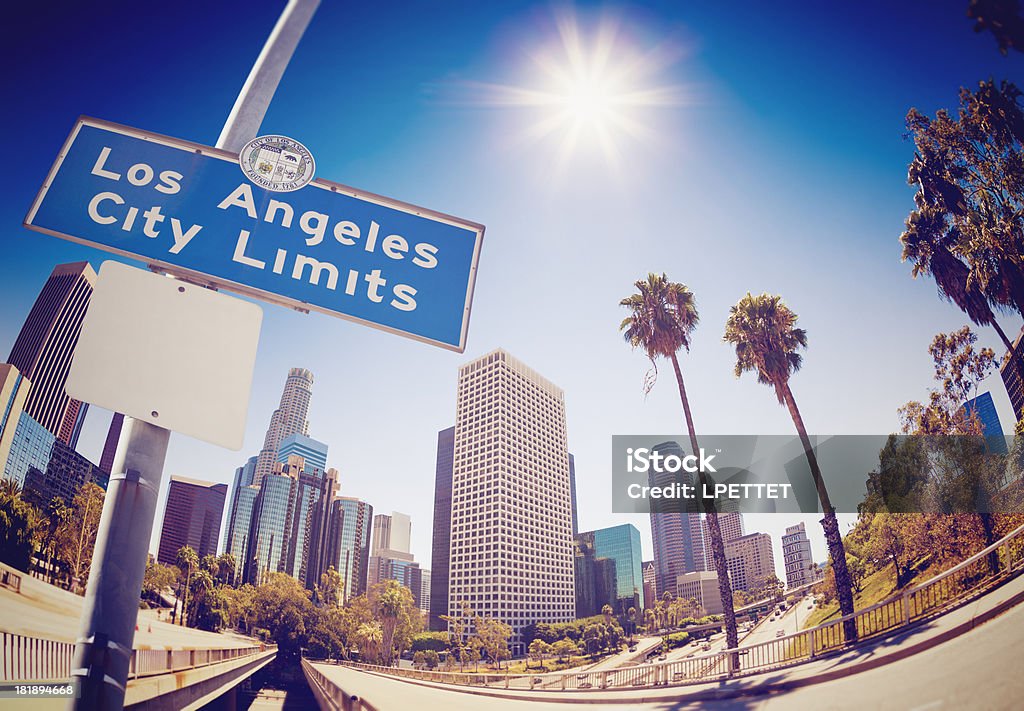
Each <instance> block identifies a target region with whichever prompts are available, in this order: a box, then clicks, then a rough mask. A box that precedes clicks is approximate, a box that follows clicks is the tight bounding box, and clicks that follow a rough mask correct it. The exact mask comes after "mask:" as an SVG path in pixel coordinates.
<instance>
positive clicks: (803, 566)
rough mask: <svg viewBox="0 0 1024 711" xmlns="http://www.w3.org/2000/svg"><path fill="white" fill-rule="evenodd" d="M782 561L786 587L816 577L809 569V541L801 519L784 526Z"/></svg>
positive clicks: (812, 579) (810, 558)
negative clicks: (784, 567)
mask: <svg viewBox="0 0 1024 711" xmlns="http://www.w3.org/2000/svg"><path fill="white" fill-rule="evenodd" d="M782 561H783V565H785V566H786V587H788V588H798V587H800V586H801V585H806V584H807V583H810V582H813V581H814V580H816V579H817V576H816V575H815V573H814V571H813V570H812V569H811V565H812V564H813V563H814V559H813V558H812V557H811V541H810V539H809V538H808V537H807V531H806V530H805V529H804V524H803V522H802V521H801V522H800V523H798V524H797V525H795V526H788V527H787V528H786V533H785V534H783V536H782Z"/></svg>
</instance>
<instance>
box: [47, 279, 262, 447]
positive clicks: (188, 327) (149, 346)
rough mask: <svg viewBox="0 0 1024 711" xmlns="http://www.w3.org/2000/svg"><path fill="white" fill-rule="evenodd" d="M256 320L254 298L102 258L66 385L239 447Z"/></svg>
mask: <svg viewBox="0 0 1024 711" xmlns="http://www.w3.org/2000/svg"><path fill="white" fill-rule="evenodd" d="M262 320H263V310H262V309H261V308H260V307H259V306H257V305H256V304H252V303H249V302H247V301H242V300H241V299H237V298H234V297H231V296H225V295H224V294H220V293H218V292H215V291H211V290H209V289H205V288H203V287H200V286H195V285H193V284H190V283H187V282H183V281H179V280H177V279H171V278H168V277H166V276H162V275H159V274H153V273H152V272H147V271H143V270H142V269H136V268H135V267H129V266H127V265H124V264H121V263H120V262H104V263H103V265H102V266H101V267H100V272H99V278H98V279H97V281H96V288H95V291H94V292H93V295H92V299H91V300H90V302H89V309H88V311H87V312H86V315H85V320H84V322H83V323H82V333H81V336H80V337H79V339H78V346H77V348H76V349H75V356H74V360H73V361H72V363H71V372H70V373H69V375H68V380H67V393H68V395H70V396H71V397H73V398H76V399H78V400H82V401H83V402H88V403H92V404H94V405H98V406H100V407H104V408H106V409H108V410H114V411H115V412H121V413H124V414H125V415H129V416H131V417H134V418H136V419H139V420H144V421H146V422H149V423H152V424H154V425H158V426H160V427H163V428H165V429H169V430H171V431H173V432H180V433H181V434H186V435H189V436H191V437H195V438H197V439H201V440H204V441H206V442H210V443H212V444H217V445H220V446H222V447H227V448H229V449H234V450H238V449H241V448H242V440H243V438H244V436H245V418H246V413H247V412H248V410H249V393H250V390H251V389H252V375H253V367H254V365H255V362H256V348H257V345H258V342H259V336H260V324H261V322H262Z"/></svg>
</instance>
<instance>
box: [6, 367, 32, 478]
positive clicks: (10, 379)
mask: <svg viewBox="0 0 1024 711" xmlns="http://www.w3.org/2000/svg"><path fill="white" fill-rule="evenodd" d="M31 389H32V383H31V382H30V381H29V379H28V378H26V377H25V376H24V375H22V374H21V373H20V372H18V369H17V368H15V367H14V366H13V365H9V364H7V363H0V473H3V471H4V469H5V468H6V466H7V456H8V455H9V454H10V452H11V445H12V444H13V443H14V433H15V431H17V429H18V419H19V418H20V417H21V413H22V411H23V410H24V409H25V400H26V399H27V398H28V392H29V390H31ZM19 483H20V482H19Z"/></svg>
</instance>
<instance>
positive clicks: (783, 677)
mask: <svg viewBox="0 0 1024 711" xmlns="http://www.w3.org/2000/svg"><path fill="white" fill-rule="evenodd" d="M1022 587H1024V585H1022V584H1021V582H1020V581H1015V582H1014V583H1011V584H1010V585H1008V586H1005V588H1004V589H1001V590H997V591H996V592H995V593H991V594H990V595H989V596H988V597H998V598H1006V597H1008V596H1009V595H1011V594H1012V593H1014V592H1015V591H1019V590H1020V589H1021V588H1022ZM985 605H986V600H985V598H982V599H981V600H979V601H977V602H974V603H971V604H969V605H966V607H964V608H961V609H959V610H957V611H956V612H954V613H951V614H950V615H949V616H947V619H945V620H940V621H937V622H935V623H931V624H929V625H926V626H925V627H924V628H920V629H919V630H918V631H915V632H912V633H909V634H908V635H906V636H903V637H898V638H896V639H893V640H891V641H881V642H878V643H877V644H873V645H869V646H868V647H867V649H864V650H862V651H861V652H860V653H848V654H847V655H845V656H843V657H840V658H835V659H831V660H822V661H820V662H818V663H815V664H811V665H804V666H798V667H793V668H792V669H790V670H779V671H776V672H771V673H769V674H762V675H757V676H751V677H742V678H739V679H736V680H734V681H730V682H726V683H721V684H714V683H710V684H700V685H698V686H691V687H675V688H673V687H660V688H648V689H644V691H640V689H636V691H632V689H631V691H627V692H589V693H586V694H579V693H577V694H569V693H564V694H561V693H557V692H537V693H535V694H534V695H531V696H532V698H531V699H510V698H501V696H498V697H487V696H480V695H477V694H469V693H466V692H463V691H455V689H451V688H444V687H440V686H437V685H424V684H418V683H411V682H408V681H403V680H399V679H395V678H389V677H384V676H380V675H376V674H369V673H367V672H360V671H356V670H353V669H347V668H344V667H340V666H334V665H321V664H317V665H316V667H317V668H318V669H321V670H322V671H323V672H324V673H325V674H327V675H328V676H330V677H331V678H332V679H334V680H335V681H337V682H338V683H339V684H340V685H341V687H342V688H344V689H345V692H346V693H348V694H355V695H357V696H359V697H361V698H364V699H366V700H367V701H368V702H369V703H371V704H373V705H374V706H375V707H376V708H377V709H379V710H380V711H390V710H391V709H406V708H409V707H410V706H412V705H418V706H422V707H424V708H435V707H436V708H444V709H452V710H453V711H463V710H465V711H470V710H476V709H479V710H480V711H488V710H492V709H495V710H511V711H515V710H516V709H522V711H527V709H538V710H539V711H554V709H559V710H560V711H568V710H569V709H571V707H570V706H565V705H564V704H560V703H558V702H557V701H554V700H555V699H556V698H558V697H561V698H563V699H565V701H570V700H572V701H580V700H582V699H583V700H588V701H601V702H602V703H601V707H602V708H606V709H609V710H611V711H614V710H617V709H648V710H650V711H663V710H664V711H670V710H671V711H682V710H684V709H697V708H699V709H705V708H708V709H712V710H715V709H721V710H722V711H726V710H729V711H732V710H734V709H750V711H787V710H790V709H805V708H806V709H815V711H817V710H819V709H835V710H837V711H844V710H846V709H850V710H851V711H854V710H856V711H861V710H862V709H865V708H869V709H872V710H873V709H882V710H883V711H887V710H889V709H893V710H896V709H900V710H903V709H905V710H907V711H943V710H944V709H962V708H970V709H992V710H999V709H1008V710H1009V709H1017V708H1021V699H1024V675H1022V674H1019V673H1016V667H1017V665H1016V660H1017V659H1018V658H1019V654H1020V653H1019V651H1020V649H1021V646H1022V645H1024V605H1018V607H1016V608H1013V609H1012V610H1010V612H1007V613H1005V614H1002V615H1000V616H999V617H996V618H995V619H994V620H992V621H990V622H986V623H985V624H983V625H980V626H979V627H977V628H975V629H973V630H971V631H970V632H966V633H964V634H962V635H959V636H957V637H954V638H952V639H950V640H948V641H945V642H942V643H940V644H937V645H935V646H933V647H931V649H928V650H925V651H923V652H920V653H918V654H915V655H912V656H910V657H907V658H905V659H901V660H898V661H894V662H891V663H889V664H885V665H883V666H879V667H876V668H874V669H870V670H867V671H860V672H857V673H852V672H851V673H849V674H848V675H846V676H843V677H840V678H837V679H834V680H830V681H821V682H816V683H807V682H808V681H809V678H808V677H809V676H813V675H814V674H816V673H821V672H835V671H840V670H842V668H843V667H844V666H845V665H847V664H849V663H856V662H863V661H867V660H870V659H878V658H884V657H885V656H886V655H887V654H888V653H892V652H895V651H897V650H898V649H899V647H900V646H903V645H906V644H910V643H913V642H916V641H920V640H921V639H922V638H924V637H927V636H929V635H930V634H933V633H938V632H940V631H941V630H942V629H943V628H945V627H946V626H947V625H951V624H954V623H956V621H957V619H959V620H964V619H970V617H971V616H973V615H975V614H976V613H977V612H978V611H980V610H981V609H982V608H983V607H985ZM807 612H808V611H807V601H806V600H805V601H804V602H803V603H802V604H801V605H800V608H799V609H798V610H795V611H794V610H791V611H790V614H788V615H784V616H782V617H781V618H780V619H779V620H777V621H771V622H772V623H775V624H773V625H772V626H767V625H766V626H765V629H764V630H763V635H767V636H768V638H774V632H775V629H777V628H778V626H780V625H784V626H785V627H786V629H787V630H790V629H791V628H790V625H793V627H792V629H796V625H797V623H798V622H799V621H800V620H802V619H803V616H804V615H805V614H807ZM749 639H754V642H752V643H755V642H756V641H758V640H759V639H758V638H757V637H754V636H753V635H752V636H751V637H750V638H749ZM744 641H746V640H744ZM798 680H802V681H803V682H805V683H807V685H804V686H800V687H796V688H792V689H790V691H784V692H782V691H778V689H777V688H776V689H771V691H770V693H768V691H766V689H764V688H763V685H764V684H765V683H784V682H796V681H798ZM697 692H703V693H708V692H711V693H713V694H716V695H719V694H722V693H724V692H729V693H731V694H734V695H739V696H738V697H737V698H731V699H707V698H705V699H701V700H700V701H696V700H692V695H693V694H694V693H697ZM490 693H494V694H497V695H502V692H501V691H499V689H494V691H493V692H490ZM516 694H517V695H518V696H520V697H521V696H526V695H527V694H528V693H523V692H518V693H516ZM688 697H690V699H688ZM527 705H528V706H527Z"/></svg>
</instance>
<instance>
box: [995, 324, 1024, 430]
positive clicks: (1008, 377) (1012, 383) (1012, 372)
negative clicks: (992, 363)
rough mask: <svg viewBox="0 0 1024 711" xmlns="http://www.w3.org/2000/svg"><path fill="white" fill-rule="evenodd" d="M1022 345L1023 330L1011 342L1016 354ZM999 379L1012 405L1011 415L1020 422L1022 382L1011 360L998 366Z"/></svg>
mask: <svg viewBox="0 0 1024 711" xmlns="http://www.w3.org/2000/svg"><path fill="white" fill-rule="evenodd" d="M1022 345H1024V328H1021V330H1020V333H1018V334H1017V338H1016V339H1015V340H1014V342H1013V350H1014V351H1015V352H1016V353H1021V350H1020V349H1021V346H1022ZM1022 355H1024V354H1022ZM1022 367H1024V366H1022ZM999 377H1001V378H1002V379H1003V385H1005V386H1006V394H1007V395H1008V396H1009V397H1010V404H1011V405H1013V414H1014V415H1016V416H1017V421H1018V422H1020V421H1021V420H1022V419H1024V382H1021V378H1020V373H1019V372H1018V370H1017V365H1016V364H1015V363H1014V362H1013V360H1011V359H1008V358H1005V357H1004V359H1003V363H1002V365H1000V366H999Z"/></svg>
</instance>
